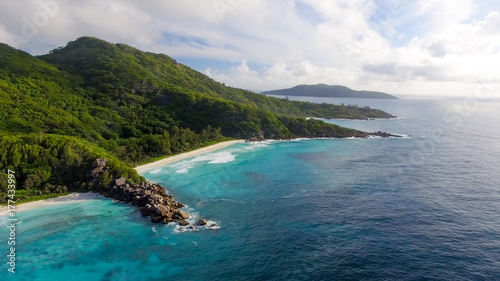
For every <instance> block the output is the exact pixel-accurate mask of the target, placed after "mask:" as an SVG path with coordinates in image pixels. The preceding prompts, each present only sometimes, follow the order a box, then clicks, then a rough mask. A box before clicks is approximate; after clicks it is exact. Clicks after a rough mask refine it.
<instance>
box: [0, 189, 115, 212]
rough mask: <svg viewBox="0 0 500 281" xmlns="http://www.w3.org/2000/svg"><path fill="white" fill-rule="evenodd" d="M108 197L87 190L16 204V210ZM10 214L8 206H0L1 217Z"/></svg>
mask: <svg viewBox="0 0 500 281" xmlns="http://www.w3.org/2000/svg"><path fill="white" fill-rule="evenodd" d="M102 198H106V197H104V196H102V195H100V194H97V193H92V192H87V193H76V192H74V193H71V194H69V195H66V196H60V197H55V198H49V199H44V200H39V201H34V202H28V203H24V204H22V203H21V204H16V209H15V210H16V212H22V211H28V210H32V209H36V208H40V207H44V206H51V205H58V204H69V203H75V202H78V201H84V200H92V199H102ZM7 215H8V210H7V206H1V207H0V217H6V216H7Z"/></svg>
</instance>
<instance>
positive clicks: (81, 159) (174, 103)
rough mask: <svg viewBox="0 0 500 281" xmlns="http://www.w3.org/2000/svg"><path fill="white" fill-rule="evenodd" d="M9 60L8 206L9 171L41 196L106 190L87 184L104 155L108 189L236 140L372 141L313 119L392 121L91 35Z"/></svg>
mask: <svg viewBox="0 0 500 281" xmlns="http://www.w3.org/2000/svg"><path fill="white" fill-rule="evenodd" d="M0 58H1V59H0V144H1V146H0V171H1V172H2V173H4V174H0V183H1V187H0V201H1V200H2V199H3V198H5V195H6V194H5V192H6V178H5V176H6V175H5V172H6V169H11V170H14V171H16V178H17V188H18V193H17V194H18V195H20V196H21V197H23V198H25V200H32V199H33V198H35V197H34V196H53V194H64V193H67V192H68V191H72V190H88V189H95V188H97V187H95V186H89V183H87V181H86V171H88V169H89V168H90V166H91V164H92V162H93V161H94V160H95V159H96V158H106V159H108V160H109V161H110V162H109V163H110V165H111V167H112V170H111V171H110V172H109V174H108V175H106V177H105V178H102V179H100V180H101V184H104V185H105V184H106V183H109V182H111V180H112V179H114V178H117V177H120V176H125V177H127V178H129V179H130V180H131V181H141V180H144V179H143V178H141V177H139V176H138V175H137V173H136V172H135V171H134V170H133V169H132V168H131V167H133V166H134V165H136V164H137V163H143V162H147V161H151V160H152V159H155V158H157V157H163V156H165V155H173V154H178V153H181V152H184V151H188V150H192V149H195V148H198V147H202V146H205V145H209V144H212V143H215V142H218V141H221V140H225V139H227V138H228V137H229V138H256V139H260V138H278V139H285V138H294V137H321V136H325V137H326V136H328V137H350V136H364V135H366V134H365V133H363V132H359V131H355V130H351V129H346V128H341V127H339V126H334V125H329V124H326V123H324V122H322V121H317V120H311V119H310V120H306V119H305V118H304V117H305V116H311V117H324V118H334V117H335V118H374V117H392V116H391V115H390V114H388V113H385V112H383V111H380V110H373V109H369V108H357V107H347V106H335V105H330V104H321V105H318V104H313V103H303V102H294V101H288V100H283V99H276V98H268V97H265V96H263V95H259V94H255V93H251V92H249V91H245V90H241V89H235V88H230V87H226V86H224V85H222V84H220V83H217V82H215V81H214V80H212V79H210V78H209V77H207V76H205V75H203V74H201V73H199V72H196V71H194V70H192V69H190V68H188V67H187V66H184V65H181V64H178V63H177V62H176V61H175V60H173V59H171V58H170V57H168V56H166V55H158V54H152V53H146V52H142V51H139V50H137V49H134V48H132V47H129V46H126V45H123V44H116V45H115V44H111V43H108V42H105V41H102V40H99V39H95V38H89V37H84V38H80V39H78V40H76V41H73V42H70V43H68V45H67V46H65V47H63V48H59V49H56V50H54V51H52V52H51V53H50V54H47V55H44V56H40V57H33V56H31V55H29V54H27V53H25V52H22V51H19V50H15V49H13V48H11V47H9V46H7V45H3V44H0ZM36 198H38V197H36Z"/></svg>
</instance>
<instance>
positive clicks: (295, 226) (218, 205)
mask: <svg viewBox="0 0 500 281" xmlns="http://www.w3.org/2000/svg"><path fill="white" fill-rule="evenodd" d="M318 101H320V102H321V101H324V100H322V99H318ZM347 103H349V102H347ZM352 103H358V104H360V105H370V106H372V107H377V108H382V109H384V110H387V111H389V112H391V113H393V114H395V115H398V116H400V117H402V118H400V119H393V120H374V121H346V120H335V121H331V120H328V122H332V123H336V124H340V125H343V126H348V127H352V128H356V129H362V130H367V131H378V130H382V131H388V132H391V133H396V134H401V135H404V136H405V137H403V138H390V139H380V138H373V139H337V140H295V141H288V142H278V141H270V142H262V143H251V144H237V145H234V146H231V147H228V148H225V149H223V150H220V151H217V152H213V153H210V154H208V155H202V156H198V157H196V158H194V159H190V160H185V161H181V162H177V163H174V164H172V165H170V166H166V167H163V168H161V169H156V170H152V171H148V172H146V173H145V174H144V176H145V177H146V178H147V179H148V180H151V181H155V182H159V183H161V184H163V185H164V186H166V187H167V189H168V191H169V192H170V193H171V194H173V195H174V196H176V198H177V199H178V200H180V201H181V202H184V203H186V204H187V205H188V208H187V211H188V213H190V214H191V215H192V216H193V218H192V220H191V221H192V222H194V221H195V220H197V218H198V217H199V216H202V217H204V218H207V219H208V220H209V222H210V224H215V225H216V226H214V227H212V229H206V228H200V229H199V231H185V232H182V231H179V228H178V227H175V226H172V225H161V224H152V223H150V222H148V221H147V220H146V219H143V218H141V217H140V215H139V214H138V213H136V212H134V209H133V208H132V207H129V206H126V205H123V204H119V203H113V202H110V201H108V200H94V201H87V202H80V203H76V204H70V205H58V206H52V207H45V208H40V209H36V210H32V211H26V212H22V213H19V214H18V218H19V219H20V220H22V223H20V224H18V233H17V237H18V245H17V246H18V248H17V251H18V267H17V272H18V273H17V274H16V275H15V276H14V278H13V276H12V275H9V274H7V272H6V270H7V266H6V264H5V263H4V262H2V264H3V265H2V272H1V273H0V280H32V281H36V280H500V145H499V144H500V115H499V114H498V113H497V111H498V110H497V109H498V108H499V105H500V103H498V102H492V101H490V102H479V103H478V104H474V106H472V105H473V104H471V103H468V104H465V105H466V106H465V107H464V103H463V101H461V100H454V101H440V100H387V101H384V100H382V101H381V100H355V101H354V102H352ZM363 103H365V104H363ZM2 225H5V219H4V220H3V221H2ZM7 235H8V233H7V231H6V229H5V228H2V230H0V251H1V255H0V256H3V257H5V255H6V254H7V250H6V248H7V247H6V238H7ZM4 253H5V254H4ZM4 259H6V258H4ZM5 277H8V278H9V279H6V278H5Z"/></svg>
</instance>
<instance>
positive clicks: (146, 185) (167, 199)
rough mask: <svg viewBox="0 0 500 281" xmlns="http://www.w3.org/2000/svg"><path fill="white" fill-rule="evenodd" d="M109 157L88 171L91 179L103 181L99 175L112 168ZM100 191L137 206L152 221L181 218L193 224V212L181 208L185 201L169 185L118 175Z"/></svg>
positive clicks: (178, 220)
mask: <svg viewBox="0 0 500 281" xmlns="http://www.w3.org/2000/svg"><path fill="white" fill-rule="evenodd" d="M109 170H110V167H109V166H108V165H107V160H106V159H96V160H95V162H94V163H93V164H92V168H91V169H90V170H89V171H88V172H87V178H88V179H89V181H90V182H94V183H97V184H98V183H99V176H100V175H102V174H103V173H104V172H106V171H109ZM99 192H100V193H101V194H103V195H104V196H106V197H108V198H112V199H115V200H118V201H121V202H124V203H130V204H132V205H134V206H137V207H138V208H137V210H138V211H139V212H141V215H142V216H144V217H150V218H151V221H152V222H162V223H165V224H166V223H170V222H180V223H181V225H189V223H188V222H187V221H186V219H188V218H189V215H188V214H187V213H186V212H184V211H183V210H180V208H183V207H184V204H182V203H180V202H176V201H175V200H174V198H173V197H172V195H169V194H167V192H166V191H165V188H163V187H162V186H161V185H159V184H155V183H151V182H141V183H135V182H130V181H127V178H124V177H121V178H117V179H114V180H113V181H112V182H111V184H110V185H109V186H102V184H101V185H100V189H99ZM186 223H187V224H186Z"/></svg>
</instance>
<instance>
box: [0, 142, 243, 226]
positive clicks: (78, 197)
mask: <svg viewBox="0 0 500 281" xmlns="http://www.w3.org/2000/svg"><path fill="white" fill-rule="evenodd" d="M243 142H245V141H244V140H231V141H225V142H220V143H216V144H214V145H210V146H207V147H203V148H200V149H197V150H193V151H189V152H184V153H181V154H178V155H175V156H171V157H167V158H164V159H161V160H159V161H155V162H152V163H148V164H145V165H141V166H137V167H135V168H134V169H135V170H136V171H137V172H139V173H140V172H142V171H145V170H148V169H154V168H156V167H161V166H164V165H168V164H171V163H174V162H177V161H181V160H184V159H188V158H192V157H195V156H198V155H200V154H204V153H209V152H213V151H216V150H219V149H222V148H225V147H228V146H230V145H233V144H236V143H243ZM93 199H106V197H104V196H103V195H101V194H98V193H93V192H87V193H77V192H73V193H71V194H68V195H65V196H59V197H54V198H49V199H43V200H38V201H33V202H27V203H20V204H16V209H15V211H16V212H22V211H28V210H32V209H36V208H40V207H45V206H52V205H59V204H70V203H75V202H78V201H85V200H93ZM8 213H9V211H8V207H7V206H0V217H7V216H8Z"/></svg>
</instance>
